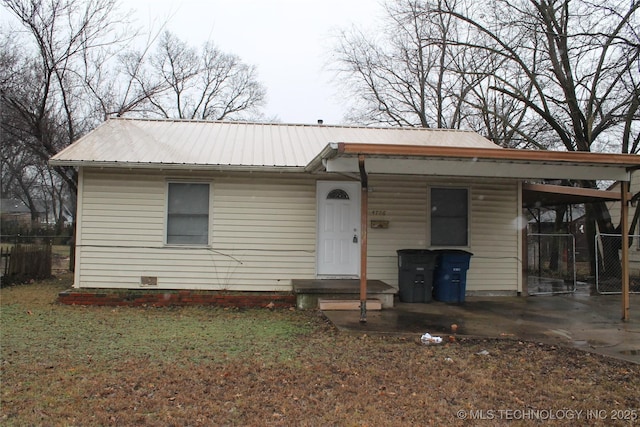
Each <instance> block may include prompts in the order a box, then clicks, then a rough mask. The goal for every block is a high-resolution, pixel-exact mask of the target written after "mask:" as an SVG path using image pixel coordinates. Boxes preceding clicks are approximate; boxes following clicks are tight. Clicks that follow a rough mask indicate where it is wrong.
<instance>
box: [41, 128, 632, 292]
mask: <svg viewBox="0 0 640 427" xmlns="http://www.w3.org/2000/svg"><path fill="white" fill-rule="evenodd" d="M51 163H52V164H53V165H59V166H62V165H66V166H75V167H78V169H79V183H78V203H77V205H78V211H77V217H76V219H77V234H76V244H77V253H76V254H77V256H76V268H75V284H74V286H75V287H80V288H130V289H131V288H145V287H149V286H152V287H155V288H158V289H191V290H193V289H202V290H229V291H290V290H291V289H292V280H295V279H331V278H361V279H362V278H368V279H377V280H381V281H384V282H386V283H388V284H391V285H393V286H396V287H397V282H398V269H397V254H396V251H397V250H399V249H415V248H418V249H424V248H428V249H443V248H446V249H464V250H467V251H469V252H472V253H473V257H472V260H471V267H470V269H469V272H468V275H467V291H468V292H469V293H494V294H513V295H515V294H516V293H518V292H521V291H522V287H523V275H522V271H521V269H522V265H521V260H522V259H523V256H522V247H523V232H522V230H523V229H524V228H526V220H525V219H523V218H522V210H521V206H522V183H523V180H524V179H527V178H555V179H587V178H594V179H595V178H599V179H611V180H619V179H627V177H628V175H629V174H628V171H627V168H629V167H632V166H638V165H640V158H638V157H637V156H624V155H614V154H606V155H604V154H600V155H596V154H593V153H561V152H540V151H527V150H509V149H503V148H500V147H499V146H497V145H495V144H493V143H492V142H490V141H488V140H487V139H485V138H483V137H481V136H480V135H478V134H476V133H473V132H467V131H457V130H435V129H423V128H365V127H346V126H328V125H286V124H256V123H238V122H202V121H184V120H132V119H112V120H108V121H107V122H105V123H104V124H102V125H101V126H99V127H98V128H97V129H95V130H94V131H93V132H91V133H89V134H88V135H86V136H84V137H83V138H81V139H80V140H78V141H77V142H75V143H74V144H72V145H71V146H70V147H68V148H67V149H65V150H64V151H62V152H61V153H59V154H57V155H56V156H55V157H54V158H53V159H52V160H51ZM362 224H364V225H365V227H364V230H363V227H362ZM363 253H365V254H366V257H365V260H364V261H366V262H365V263H361V254H363ZM363 266H364V267H365V272H366V275H365V274H362V273H363V271H362V267H363ZM361 276H362V277H361Z"/></svg>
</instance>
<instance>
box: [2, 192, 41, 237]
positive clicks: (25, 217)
mask: <svg viewBox="0 0 640 427" xmlns="http://www.w3.org/2000/svg"><path fill="white" fill-rule="evenodd" d="M37 214H38V216H37V218H38V219H36V222H39V219H40V218H42V216H43V210H42V209H40V208H38V213H37ZM0 220H1V221H2V227H1V228H2V229H4V230H5V231H2V233H5V232H6V230H17V229H20V228H23V229H31V227H32V226H33V221H32V220H31V210H30V209H29V207H28V206H27V205H26V204H25V203H24V202H23V201H22V200H18V199H0Z"/></svg>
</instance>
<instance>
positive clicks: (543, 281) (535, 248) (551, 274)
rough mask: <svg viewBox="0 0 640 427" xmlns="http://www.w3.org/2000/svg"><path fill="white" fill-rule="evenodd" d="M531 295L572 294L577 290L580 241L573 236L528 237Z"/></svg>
mask: <svg viewBox="0 0 640 427" xmlns="http://www.w3.org/2000/svg"><path fill="white" fill-rule="evenodd" d="M527 289H528V294H529V295H553V294H566V293H572V292H575V290H576V241H575V237H574V236H573V235H572V234H529V235H528V236H527Z"/></svg>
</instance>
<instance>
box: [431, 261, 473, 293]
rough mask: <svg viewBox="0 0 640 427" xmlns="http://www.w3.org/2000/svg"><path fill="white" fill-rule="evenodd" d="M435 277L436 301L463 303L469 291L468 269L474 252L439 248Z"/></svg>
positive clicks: (434, 290) (434, 291)
mask: <svg viewBox="0 0 640 427" xmlns="http://www.w3.org/2000/svg"><path fill="white" fill-rule="evenodd" d="M435 252H436V253H437V267H436V269H435V273H434V278H433V298H434V299H435V300H436V301H442V302H456V303H459V304H461V303H463V302H464V296H465V293H466V291H467V270H469V263H470V261H471V257H472V256H473V254H472V253H471V252H467V251H462V250H438V251H435Z"/></svg>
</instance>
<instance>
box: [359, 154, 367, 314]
mask: <svg viewBox="0 0 640 427" xmlns="http://www.w3.org/2000/svg"><path fill="white" fill-rule="evenodd" d="M358 168H359V169H360V236H361V238H360V322H361V323H366V322H367V212H368V210H369V178H368V177H367V171H366V170H365V168H364V155H362V154H359V155H358Z"/></svg>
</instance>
